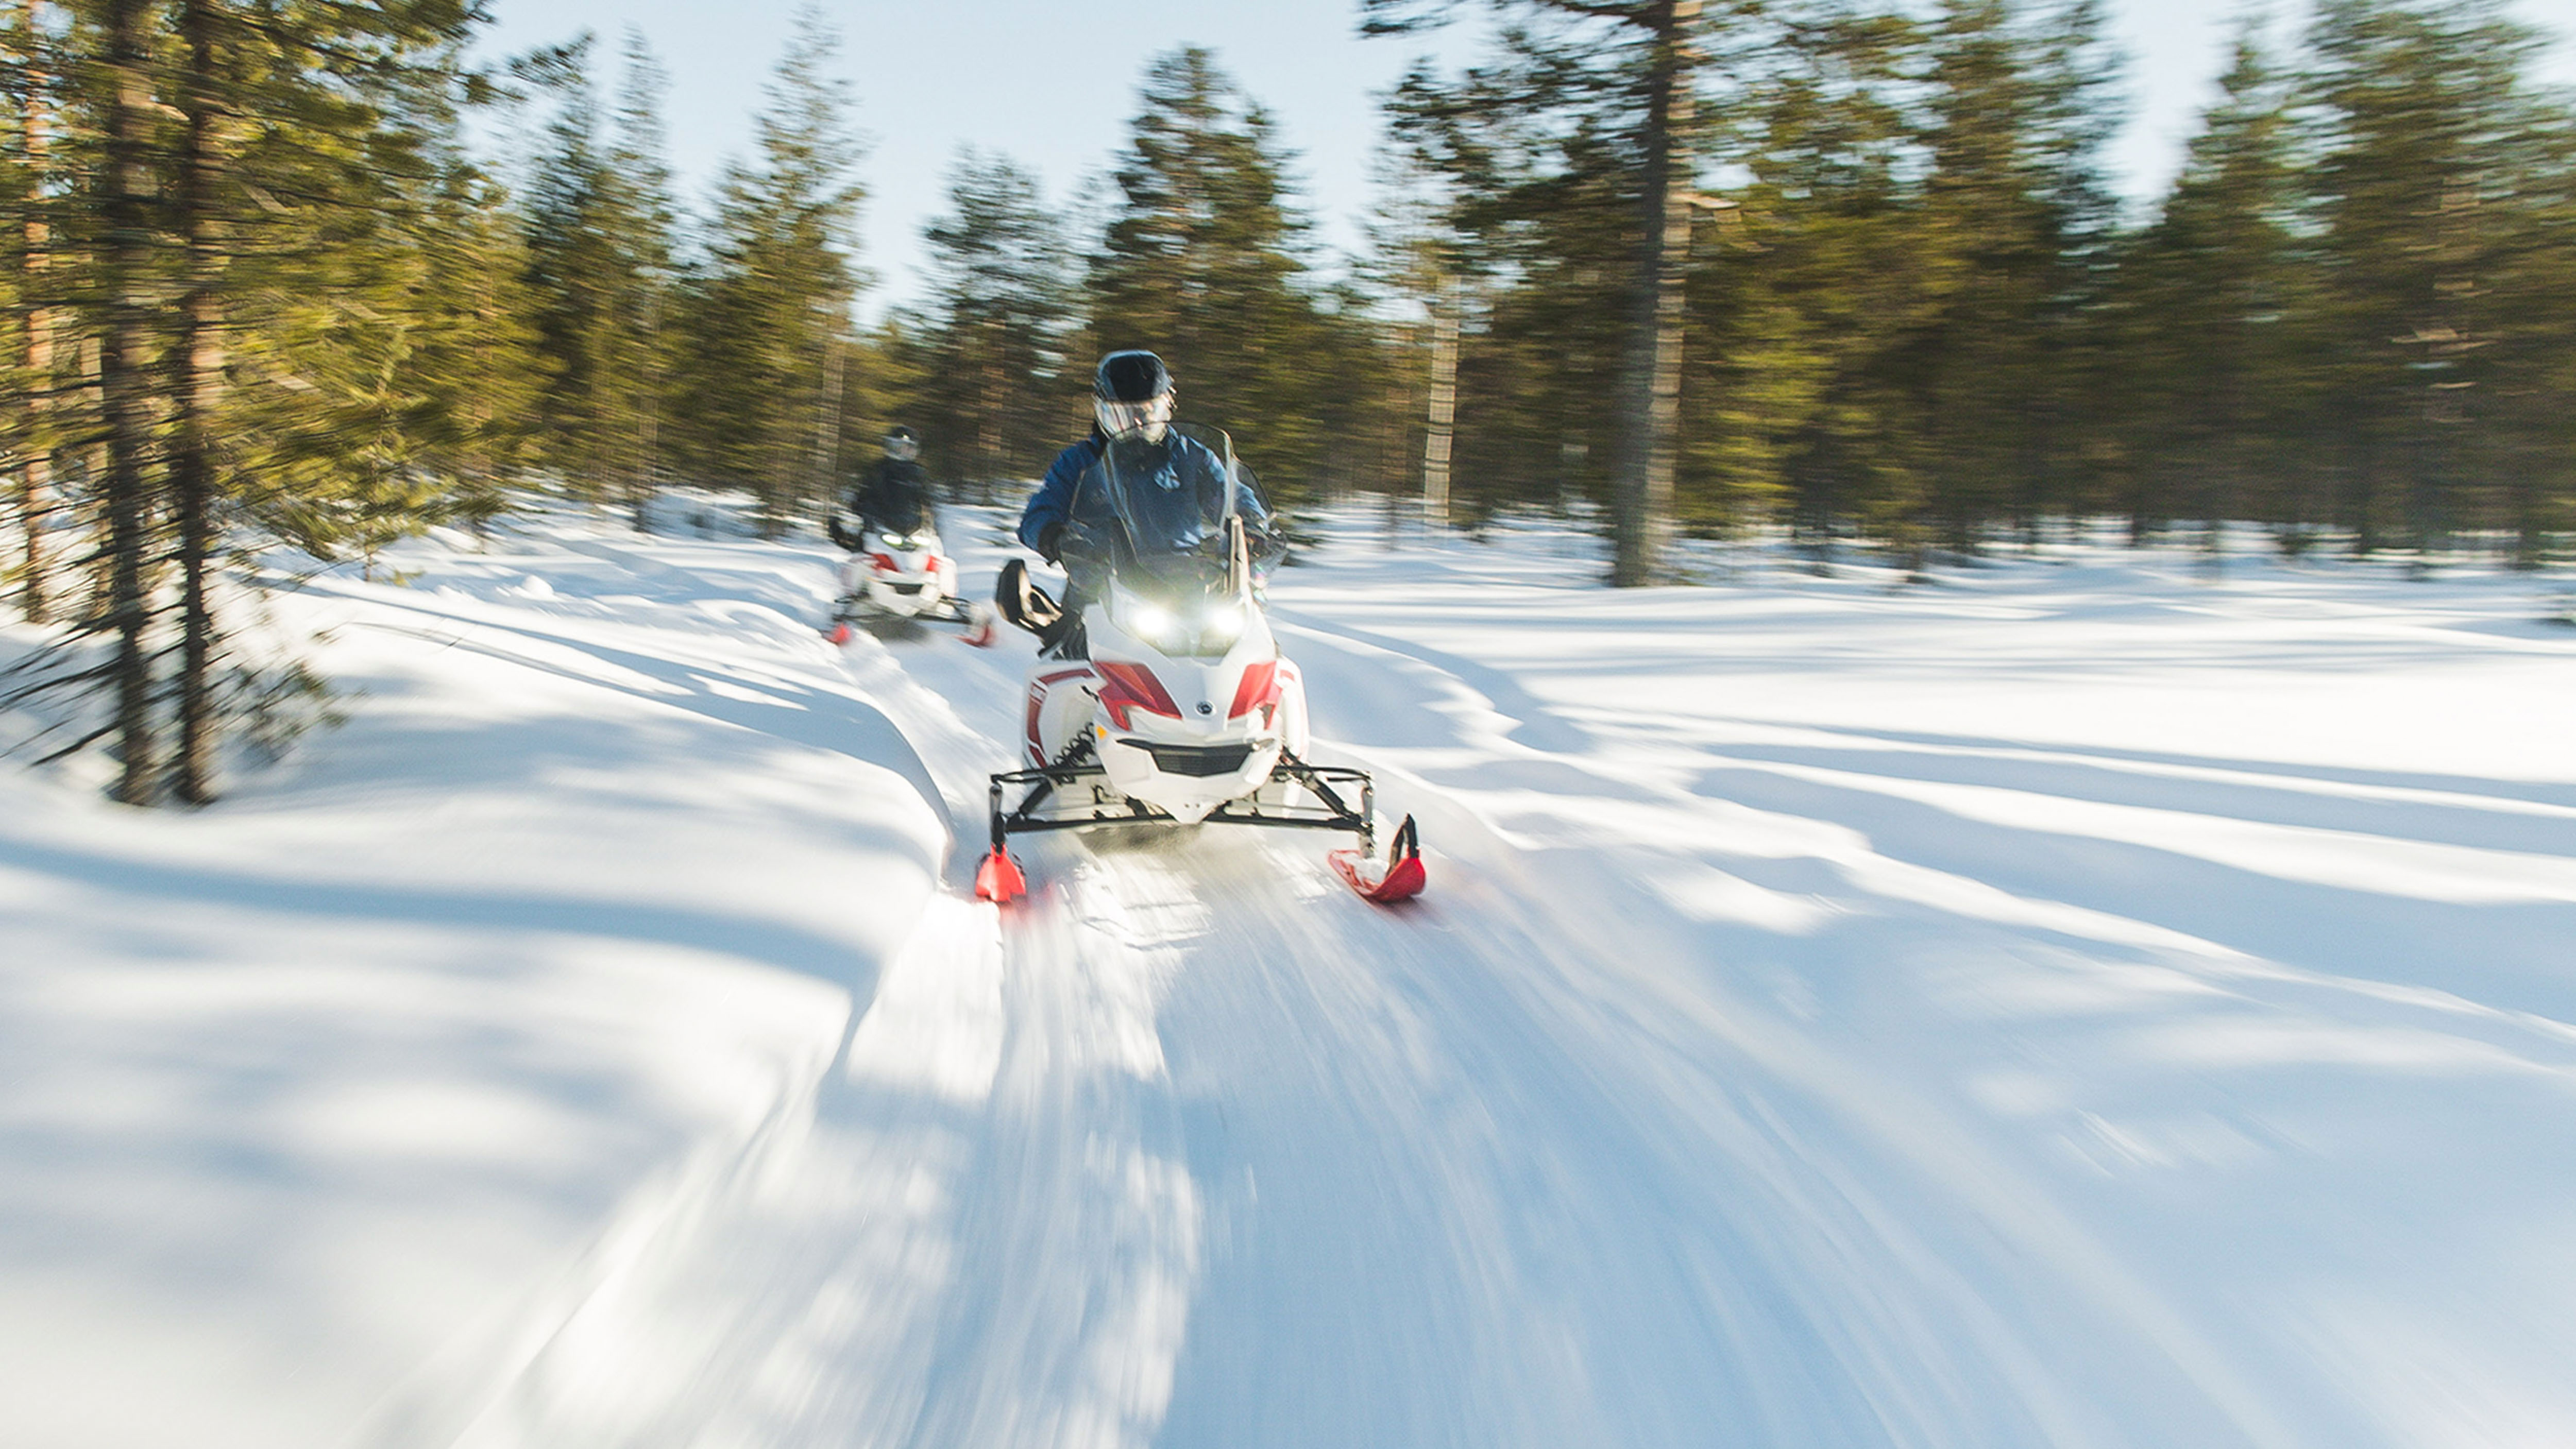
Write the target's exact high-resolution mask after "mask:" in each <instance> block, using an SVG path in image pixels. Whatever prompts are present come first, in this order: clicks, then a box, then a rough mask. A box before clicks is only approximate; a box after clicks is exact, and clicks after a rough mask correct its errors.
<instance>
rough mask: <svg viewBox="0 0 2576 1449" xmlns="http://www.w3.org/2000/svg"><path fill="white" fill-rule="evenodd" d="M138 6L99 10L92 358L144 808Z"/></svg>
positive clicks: (147, 665)
mask: <svg viewBox="0 0 2576 1449" xmlns="http://www.w3.org/2000/svg"><path fill="white" fill-rule="evenodd" d="M148 8H149V7H148V3H147V0H108V4H107V11H106V21H107V56H106V59H107V72H108V86H107V92H108V93H107V115H106V126H105V128H104V129H105V132H106V140H107V171H108V189H107V205H106V208H105V211H106V222H107V254H106V266H105V267H104V268H103V270H104V272H105V276H104V277H103V278H102V281H103V282H104V286H103V288H102V290H103V291H104V292H105V294H106V299H107V337H106V342H105V346H104V347H103V348H102V349H101V351H100V354H99V398H100V403H101V405H102V407H103V409H104V411H105V414H106V424H107V427H106V433H107V440H106V442H107V480H106V481H107V487H106V490H105V491H106V495H107V499H106V501H107V528H108V555H109V563H108V570H109V572H108V608H107V615H108V623H109V625H110V626H111V627H112V628H114V629H115V631H116V662H115V667H114V674H113V678H114V680H115V686H116V691H115V692H116V735H117V743H118V748H119V753H120V754H121V755H122V757H123V758H122V760H121V764H122V766H123V770H122V773H121V774H120V775H119V777H118V780H117V786H116V798H117V799H119V800H121V801H123V802H125V803H126V804H128V805H142V804H146V803H148V802H149V801H150V800H151V798H152V787H153V784H154V777H155V771H154V755H155V753H156V747H155V743H154V740H153V728H152V663H151V655H150V653H149V652H148V651H147V650H146V649H145V647H144V646H145V642H146V641H145V638H144V636H145V634H146V633H147V632H148V631H149V629H150V626H151V622H152V610H151V600H150V597H149V591H150V570H149V567H148V563H147V560H146V558H145V554H146V553H147V552H148V551H149V549H150V547H151V500H150V497H149V492H148V487H147V480H146V479H145V476H144V473H145V469H146V467H147V466H148V453H149V450H150V448H151V443H152V409H151V396H150V392H149V389H150V386H151V369H152V361H153V359H152V338H151V311H152V298H151V294H150V279H149V278H148V277H147V276H146V275H145V270H146V266H147V263H148V261H149V259H150V255H151V246H152V234H151V224H152V219H151V214H150V212H151V205H152V177H151V173H150V169H149V167H150V157H149V149H148V148H149V143H148V140H147V138H146V137H145V134H144V129H145V127H146V126H148V125H149V124H150V112H151V109H152V104H153V102H152V90H151V80H150V77H149V75H148V74H147V73H146V71H145V66H146V64H147V63H148V60H149V47H150V35H149V27H148Z"/></svg>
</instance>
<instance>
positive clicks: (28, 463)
mask: <svg viewBox="0 0 2576 1449" xmlns="http://www.w3.org/2000/svg"><path fill="white" fill-rule="evenodd" d="M36 4H37V0H20V4H19V9H18V24H17V36H16V37H15V38H16V46H15V49H16V50H17V53H18V55H17V58H18V60H19V63H20V64H21V65H22V66H24V67H25V71H24V83H25V89H26V96H27V110H26V117H25V120H24V121H23V122H22V123H21V124H22V126H23V130H22V140H23V142H24V150H25V155H26V163H27V223H26V236H27V251H26V257H25V260H24V261H22V262H21V263H20V264H19V282H20V289H19V293H18V295H19V299H20V304H21V305H22V306H24V307H25V308H26V314H27V346H26V354H25V357H24V358H23V361H24V363H25V366H26V377H27V382H28V389H27V404H26V406H27V430H26V434H25V442H24V446H23V448H22V450H21V451H22V453H23V455H24V456H23V457H22V459H21V461H20V465H19V470H18V518H19V521H20V522H21V523H22V524H23V525H24V526H25V528H26V531H27V538H26V549H25V554H24V557H23V558H22V559H21V560H20V562H21V564H22V565H23V568H22V570H21V573H20V578H19V588H20V591H21V592H20V594H19V605H20V607H21V609H23V610H24V612H25V614H26V616H27V622H28V623H30V624H42V623H44V622H45V621H46V620H47V619H48V618H50V617H51V616H52V612H53V609H52V602H51V600H50V598H49V597H48V596H47V593H46V588H45V573H46V570H47V568H48V567H49V566H50V563H49V560H47V558H46V557H45V526H46V524H47V522H48V521H49V519H50V517H51V515H52V512H53V503H52V499H51V497H50V495H51V493H52V487H51V485H52V483H53V440H52V438H51V437H50V436H49V434H48V432H47V430H46V428H45V426H44V421H43V414H44V412H45V410H46V407H47V405H48V403H50V402H51V400H52V398H51V394H52V391H53V387H52V376H53V367H54V318H53V311H52V309H50V308H48V307H47V306H46V305H45V300H46V299H45V296H44V292H45V289H46V287H47V286H48V285H49V279H48V278H47V277H46V275H45V274H46V272H47V271H48V270H50V267H51V264H52V258H51V257H50V255H49V253H50V251H51V250H52V245H53V238H52V235H51V233H50V231H49V229H48V228H47V227H46V225H45V219H44V213H43V212H42V211H41V210H39V209H38V206H37V204H36V203H37V188H39V187H41V186H42V185H43V184H44V178H45V161H46V145H47V140H48V138H47V137H46V135H45V127H46V123H47V121H48V120H49V116H48V114H47V111H46V108H45V88H46V86H47V84H48V83H49V81H50V79H51V77H49V76H48V75H47V74H46V73H45V70H44V68H43V60H44V36H43V35H42V34H41V33H40V32H39V31H38V29H37V26H36Z"/></svg>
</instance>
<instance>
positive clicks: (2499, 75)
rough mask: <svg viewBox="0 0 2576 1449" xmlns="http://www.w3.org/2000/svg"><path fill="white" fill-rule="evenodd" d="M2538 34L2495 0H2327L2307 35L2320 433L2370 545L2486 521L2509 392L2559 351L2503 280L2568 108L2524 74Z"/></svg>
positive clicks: (2442, 534) (2428, 540) (2355, 524)
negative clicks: (2545, 143)
mask: <svg viewBox="0 0 2576 1449" xmlns="http://www.w3.org/2000/svg"><path fill="white" fill-rule="evenodd" d="M2536 44H2537V41H2536V38H2535V37H2534V36H2533V34H2532V33H2531V32H2530V31H2529V30H2528V29H2527V28H2525V27H2523V26H2521V25H2519V24H2516V23H2514V22H2513V21H2511V20H2509V19H2507V18H2506V16H2505V13H2504V10H2503V7H2502V6H2501V5H2500V4H2497V3H2492V0H2462V3H2455V4H2445V5H2439V6H2434V5H2416V4H2403V3H2396V0H2327V3H2325V4H2324V5H2322V6H2321V7H2320V9H2319V11H2318V13H2317V18H2316V23H2315V27H2314V29H2313V31H2312V32H2311V34H2310V37H2309V46H2310V49H2311V52H2312V56H2313V59H2312V69H2311V72H2310V74H2309V76H2308V78H2307V86H2308V98H2309V103H2310V105H2311V106H2312V107H2313V110H2314V116H2315V120H2316V122H2317V125H2318V129H2319V134H2318V138H2317V147H2318V152H2319V155H2318V161H2317V165H2316V167H2315V171H2314V175H2313V183H2312V184H2313V186H2314V188H2315V201H2314V216H2315V222H2316V224H2317V225H2318V226H2319V227H2320V228H2321V231H2322V235H2321V237H2320V240H2319V244H2318V247H2317V253H2318V258H2319V262H2320V289H2321V296H2320V299H2319V301H2320V305H2319V313H2318V315H2317V317H2316V318H2315V323H2314V331H2313V333H2312V337H2313V344H2312V345H2315V346H2318V347H2319V348H2321V349H2322V354H2321V355H2323V356H2325V357H2329V358H2331V359H2332V360H2331V362H2330V363H2327V364H2324V366H2323V368H2322V371H2323V379H2322V380H2323V382H2324V384H2325V389H2326V391H2327V393H2328V394H2329V400H2328V401H2327V402H2326V404H2325V406H2324V407H2323V409H2322V410H2321V412H2320V414H2319V417H2318V422H2319V423H2320V425H2321V428H2322V435H2321V436H2320V437H2319V438H2318V440H2317V443H2318V446H2320V447H2323V448H2327V449H2331V451H2332V453H2333V455H2334V458H2335V463H2336V471H2337V472H2338V474H2339V475H2340V479H2341V482H2342V499H2341V504H2340V507H2339V509H2338V512H2339V513H2340V514H2341V515H2342V518H2343V520H2344V521H2345V522H2346V523H2347V525H2348V526H2349V527H2350V528H2351V529H2352V530H2353V538H2354V547H2355V549H2356V550H2358V551H2360V552H2364V553H2367V552H2369V551H2371V550H2373V549H2375V548H2378V547H2380V546H2382V545H2383V544H2385V543H2387V542H2389V541H2391V540H2397V541H2402V542H2405V543H2409V544H2412V545H2413V546H2415V547H2416V548H2418V549H2419V550H2420V549H2429V548H2433V547H2436V546H2439V545H2441V544H2443V543H2444V542H2446V541H2447V539H2448V537H2449V536H2450V534H2451V532H2452V530H2453V529H2454V528H2456V527H2459V526H2461V525H2462V524H2464V523H2467V522H2470V521H2472V515H2474V513H2476V512H2477V511H2479V509H2480V506H2481V505H2482V504H2483V503H2484V502H2485V501H2486V500H2484V499H2483V498H2482V497H2481V496H2480V495H2481V494H2482V493H2483V492H2484V491H2485V490H2484V488H2482V487H2481V483H2482V480H2483V476H2484V474H2485V469H2484V467H2483V460H2484V459H2485V458H2488V457H2492V456H2495V455H2496V453H2497V452H2498V451H2499V450H2500V449H2502V448H2503V447H2504V445H2505V444H2506V443H2507V441H2508V440H2507V439H2505V438H2503V437H2501V436H2499V433H2500V431H2501V425H2502V424H2503V423H2504V422H2505V414H2504V413H2502V412H2501V411H2500V410H2499V408H2500V403H2501V399H2502V395H2503V394H2506V393H2508V392H2510V391H2512V390H2513V388H2514V385H2515V379H2514V374H2515V373H2517V372H2519V371H2522V370H2523V369H2525V368H2540V367H2545V365H2546V363H2545V360H2544V357H2543V356H2542V355H2540V354H2539V353H2537V352H2535V350H2534V349H2531V348H2529V347H2526V346H2524V345H2522V344H2524V343H2525V342H2526V341H2528V340H2536V339H2535V338H2534V337H2533V334H2534V333H2536V332H2538V331H2541V330H2543V329H2540V328H2533V327H2528V326H2526V325H2525V322H2526V320H2527V319H2523V318H2518V317H2517V316H2516V315H2515V314H2516V311H2517V306H2516V299H2515V298H2514V297H2513V296H2512V295H2510V294H2509V293H2506V292H2504V291H2501V290H2500V289H2499V287H2498V283H2499V282H2500V281H2502V280H2504V279H2505V277H2506V276H2507V275H2508V274H2509V273H2510V272H2511V271H2512V270H2513V266H2514V262H2515V257H2514V245H2513V243H2514V239H2515V238H2516V236H2517V235H2518V234H2520V233H2521V232H2523V231H2524V230H2525V227H2526V222H2527V218H2528V217H2529V216H2530V208H2531V207H2532V205H2533V204H2534V203H2535V201H2536V200H2537V197H2535V195H2534V194H2533V191H2534V188H2533V187H2531V185H2530V183H2531V182H2533V181H2535V180H2537V177H2535V176H2534V174H2533V172H2534V171H2535V170H2536V169H2537V163H2538V160H2539V158H2538V157H2536V156H2535V154H2534V150H2533V143H2534V141H2535V140H2536V139H2538V138H2541V137H2545V136H2547V135H2548V134H2549V133H2550V131H2551V130H2552V129H2553V125H2554V126H2555V127H2556V128H2557V129H2561V130H2563V126H2564V122H2563V120H2555V121H2553V119H2551V118H2544V117H2543V116H2542V115H2540V114H2538V107H2537V106H2536V104H2535V101H2534V99H2533V98H2532V97H2531V96H2529V95H2528V94H2527V92H2526V91H2525V90H2524V89H2523V87H2522V84H2521V77H2522V74H2523V72H2524V71H2525V70H2526V69H2527V67H2528V65H2529V62H2530V59H2531V57H2532V55H2533V53H2534V50H2535V47H2536Z"/></svg>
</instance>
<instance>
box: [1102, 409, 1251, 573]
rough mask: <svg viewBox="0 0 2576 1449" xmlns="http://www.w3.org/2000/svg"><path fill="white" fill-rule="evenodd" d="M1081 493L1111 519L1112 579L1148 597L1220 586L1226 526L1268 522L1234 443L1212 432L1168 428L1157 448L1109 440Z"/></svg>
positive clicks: (1139, 442) (1144, 442)
mask: <svg viewBox="0 0 2576 1449" xmlns="http://www.w3.org/2000/svg"><path fill="white" fill-rule="evenodd" d="M1081 486H1082V488H1084V489H1097V490H1098V492H1097V494H1096V497H1097V498H1098V499H1099V500H1100V501H1101V502H1102V503H1104V504H1106V511H1107V512H1108V513H1109V514H1110V516H1112V517H1113V518H1115V519H1116V520H1117V525H1118V526H1117V535H1118V536H1117V537H1116V538H1115V539H1113V540H1111V541H1110V542H1111V544H1112V547H1111V550H1110V554H1111V556H1110V557H1109V558H1108V559H1106V560H1103V562H1105V563H1107V564H1108V566H1109V568H1110V569H1111V571H1112V572H1113V573H1115V574H1116V575H1117V576H1118V578H1119V580H1120V581H1121V582H1123V583H1125V584H1127V585H1128V586H1129V587H1130V588H1135V589H1139V590H1141V591H1144V592H1148V593H1183V594H1188V593H1206V592H1211V591H1215V590H1218V589H1220V588H1221V587H1222V584H1223V580H1224V577H1225V571H1226V557H1225V537H1226V530H1225V524H1226V520H1227V519H1229V518H1235V517H1241V518H1242V519H1243V520H1244V523H1245V525H1246V526H1247V527H1250V528H1254V529H1261V528H1263V527H1264V526H1265V525H1266V524H1267V522H1268V520H1269V516H1270V508H1269V505H1268V504H1267V503H1266V502H1264V501H1263V499H1262V496H1261V487H1260V485H1259V484H1258V483H1257V482H1255V481H1254V479H1253V476H1252V470H1251V469H1249V468H1247V467H1245V466H1244V465H1243V463H1242V461H1241V460H1240V459H1238V458H1236V457H1235V456H1234V440H1233V439H1232V438H1230V437H1228V436H1227V435H1226V434H1225V433H1223V432H1222V431H1219V430H1216V429H1212V428H1211V429H1199V428H1193V427H1187V426H1179V425H1176V426H1174V427H1173V428H1172V429H1171V430H1169V431H1168V432H1166V433H1165V434H1164V435H1163V437H1162V438H1161V439H1160V440H1159V441H1154V440H1148V439H1146V438H1143V437H1127V438H1113V439H1111V440H1109V442H1108V443H1106V444H1105V445H1104V446H1103V447H1102V448H1101V450H1100V459H1099V461H1098V462H1096V463H1094V464H1093V465H1092V466H1091V468H1090V470H1089V471H1088V472H1086V473H1085V474H1084V475H1083V479H1082V484H1081Z"/></svg>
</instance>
